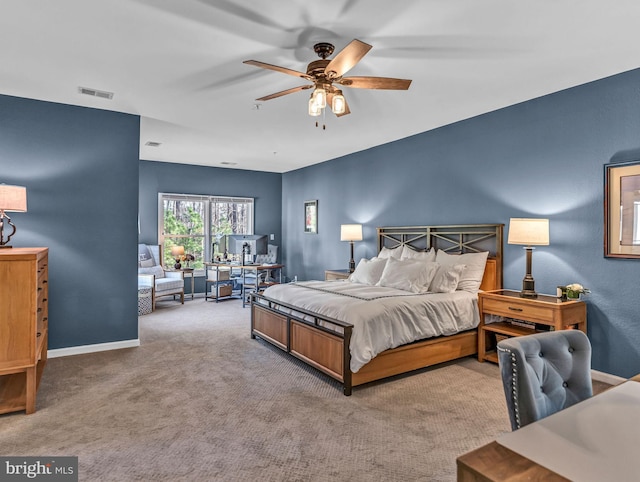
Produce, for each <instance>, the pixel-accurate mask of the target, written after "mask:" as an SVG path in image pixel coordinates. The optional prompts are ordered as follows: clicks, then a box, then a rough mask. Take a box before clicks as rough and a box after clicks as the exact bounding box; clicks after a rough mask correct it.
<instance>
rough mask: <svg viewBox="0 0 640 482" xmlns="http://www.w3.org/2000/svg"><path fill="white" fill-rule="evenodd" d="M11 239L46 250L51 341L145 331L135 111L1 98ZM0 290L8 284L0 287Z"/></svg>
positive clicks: (0, 177) (70, 342) (1, 163)
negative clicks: (12, 192)
mask: <svg viewBox="0 0 640 482" xmlns="http://www.w3.org/2000/svg"><path fill="white" fill-rule="evenodd" d="M0 112H1V113H2V114H1V115H0V182H2V183H6V184H17V185H22V186H26V188H27V208H28V212H26V213H12V214H13V215H12V219H13V222H14V223H15V225H16V227H17V232H16V234H15V236H14V237H13V238H12V244H13V245H14V246H47V247H49V330H50V333H49V348H62V347H72V346H78V345H88V344H94V343H105V342H110V341H120V340H131V339H136V338H137V337H138V316H137V296H136V283H137V277H136V260H137V246H136V243H137V237H136V232H137V230H136V223H137V211H138V209H137V208H138V157H139V156H138V151H139V145H140V143H139V131H140V127H139V126H140V119H139V117H138V116H133V115H127V114H120V113H116V112H109V111H103V110H96V109H87V108H82V107H74V106H69V105H62V104H54V103H50V102H41V101H36V100H29V99H21V98H17V97H9V96H2V95H0ZM0 289H1V287H0Z"/></svg>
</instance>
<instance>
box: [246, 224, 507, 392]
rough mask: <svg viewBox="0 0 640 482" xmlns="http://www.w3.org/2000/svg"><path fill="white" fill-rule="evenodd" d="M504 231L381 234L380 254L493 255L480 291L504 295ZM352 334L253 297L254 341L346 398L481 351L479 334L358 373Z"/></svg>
mask: <svg viewBox="0 0 640 482" xmlns="http://www.w3.org/2000/svg"><path fill="white" fill-rule="evenodd" d="M503 228H504V225H503V224H473V225H450V226H409V227H385V228H378V251H380V250H381V249H382V247H387V248H396V247H402V246H403V245H408V246H411V247H412V248H414V249H418V250H425V249H430V248H431V247H433V248H435V249H441V250H443V251H446V252H449V253H470V252H481V251H489V258H488V259H487V265H486V268H485V272H484V277H483V280H482V284H481V286H480V289H481V290H485V291H488V290H494V289H501V288H502V243H503V241H502V238H503ZM285 310H286V311H285ZM331 327H335V330H332V329H331ZM352 330H353V325H351V324H349V323H345V322H342V321H340V320H336V319H332V318H329V317H326V316H322V315H318V314H317V313H312V312H309V311H307V310H303V309H301V308H299V307H296V306H293V305H289V304H287V303H282V302H280V301H277V300H274V299H270V298H268V297H266V296H264V295H262V294H259V293H254V294H252V299H251V338H255V337H256V336H258V337H260V338H262V339H263V340H265V341H267V342H269V343H271V344H273V345H275V346H277V347H278V348H281V349H282V350H284V351H285V352H287V353H289V354H291V355H292V356H295V357H296V358H299V359H300V360H302V361H304V362H306V363H307V364H308V365H310V366H312V367H314V368H316V369H318V370H320V371H321V372H323V373H325V374H326V375H329V376H330V377H331V378H334V379H335V380H338V381H339V382H341V383H342V386H343V393H344V394H345V395H351V391H352V388H353V387H355V386H358V385H362V384H364V383H368V382H372V381H374V380H380V379H382V378H386V377H390V376H393V375H398V374H401V373H406V372H410V371H412V370H417V369H419V368H424V367H428V366H431V365H435V364H438V363H443V362H446V361H450V360H455V359H457V358H461V357H465V356H470V355H474V354H476V353H477V347H478V342H477V341H478V331H477V329H473V330H469V331H465V332H461V333H458V334H456V335H451V336H439V337H436V338H429V339H426V340H421V341H417V342H414V343H410V344H408V345H403V346H400V347H397V348H393V349H390V350H386V351H384V352H382V353H380V354H378V355H377V356H376V357H375V358H373V359H372V360H371V361H370V362H369V363H367V364H366V365H365V366H363V367H362V368H361V369H360V370H358V372H357V373H353V372H352V371H351V370H350V368H349V367H350V361H351V353H350V350H349V344H350V340H351V333H352Z"/></svg>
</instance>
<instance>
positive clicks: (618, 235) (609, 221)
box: [604, 161, 640, 258]
mask: <svg viewBox="0 0 640 482" xmlns="http://www.w3.org/2000/svg"><path fill="white" fill-rule="evenodd" d="M604 220H605V231H604V255H605V257H610V258H640V161H633V162H625V163H614V164H606V165H605V166H604Z"/></svg>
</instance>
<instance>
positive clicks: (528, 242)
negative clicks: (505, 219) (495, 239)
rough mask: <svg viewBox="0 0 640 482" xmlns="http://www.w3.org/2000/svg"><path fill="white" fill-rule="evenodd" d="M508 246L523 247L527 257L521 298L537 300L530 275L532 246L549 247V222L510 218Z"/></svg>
mask: <svg viewBox="0 0 640 482" xmlns="http://www.w3.org/2000/svg"><path fill="white" fill-rule="evenodd" d="M507 243H508V244H521V245H524V246H525V248H524V249H525V250H526V256H527V272H526V274H525V276H524V279H523V280H522V291H520V296H522V297H523V298H537V296H538V294H537V293H536V290H535V281H534V279H533V276H532V275H531V257H532V253H533V249H534V248H533V246H548V245H549V220H548V219H533V218H511V219H510V220H509V237H508V239H507Z"/></svg>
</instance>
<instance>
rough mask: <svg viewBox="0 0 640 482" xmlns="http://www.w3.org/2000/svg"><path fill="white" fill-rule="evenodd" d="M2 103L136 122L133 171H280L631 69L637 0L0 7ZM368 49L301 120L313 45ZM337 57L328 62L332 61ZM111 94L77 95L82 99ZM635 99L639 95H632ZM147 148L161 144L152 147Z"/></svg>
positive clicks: (10, 1)
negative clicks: (359, 80) (155, 167)
mask: <svg viewBox="0 0 640 482" xmlns="http://www.w3.org/2000/svg"><path fill="white" fill-rule="evenodd" d="M0 13H1V15H0V93H2V94H7V95H14V96H20V97H28V98H33V99H42V100H48V101H54V102H61V103H65V104H74V105H81V106H87V107H95V108H98V109H108V110H115V111H120V112H127V113H132V114H138V115H140V116H141V127H140V158H141V159H146V160H158V161H167V162H177V163H185V164H199V165H206V166H218V167H224V166H225V165H224V164H222V163H223V162H228V163H236V164H233V165H228V164H227V165H226V166H228V167H233V168H237V169H251V170H261V171H272V172H286V171H290V170H293V169H297V168H300V167H303V166H307V165H311V164H315V163H318V162H322V161H325V160H328V159H333V158H336V157H339V156H342V155H346V154H349V153H351V152H356V151H361V150H364V149H367V148H370V147H373V146H376V145H380V144H383V143H386V142H389V141H392V140H395V139H400V138H404V137H407V136H410V135H412V134H416V133H419V132H424V131H426V130H429V129H433V128H436V127H439V126H442V125H446V124H449V123H452V122H455V121H458V120H461V119H465V118H469V117H472V116H475V115H478V114H481V113H484V112H488V111H491V110H495V109H498V108H501V107H504V106H507V105H511V104H514V103H517V102H521V101H525V100H528V99H531V98H535V97H538V96H541V95H545V94H547V93H550V92H555V91H558V90H561V89H564V88H567V87H572V86H575V85H578V84H582V83H585V82H589V81H592V80H596V79H599V78H603V77H606V76H609V75H613V74H616V73H620V72H624V71H627V70H631V69H634V68H636V67H638V66H640V56H639V52H638V46H639V45H640V28H638V25H639V22H640V2H639V1H638V0H614V1H611V0H529V1H523V0H519V1H518V0H413V1H408V0H396V1H395V2H389V1H388V0H324V1H315V2H311V1H309V0H268V1H265V0H262V1H258V0H248V1H239V0H236V1H232V0H108V1H106V0H102V1H100V0H55V1H52V0H2V1H1V3H0ZM353 38H358V39H360V40H362V41H364V42H367V43H370V44H371V45H373V49H372V50H371V51H370V52H369V53H368V54H367V55H366V56H365V57H364V58H363V59H362V61H361V62H360V63H359V64H358V65H356V66H355V67H354V68H353V69H352V70H351V71H349V74H348V75H374V76H382V77H399V78H407V79H412V80H413V83H412V84H411V87H410V89H409V90H408V91H380V90H363V89H351V90H350V89H347V88H345V89H344V93H345V96H346V97H347V100H348V102H349V105H350V108H351V112H352V113H351V114H350V115H347V116H344V117H341V118H336V117H335V116H334V115H333V114H331V113H330V112H328V113H327V116H326V120H325V124H326V130H323V129H322V128H321V127H320V128H316V127H315V119H313V118H311V117H309V116H308V115H307V113H306V111H307V100H308V96H309V91H307V90H305V91H303V92H298V93H295V94H291V95H287V96H284V97H280V98H277V99H273V100H270V101H267V102H256V101H255V100H254V99H255V98H258V97H262V96H265V95H267V94H271V93H274V92H278V91H281V90H285V89H288V88H291V87H295V86H297V85H303V84H304V83H305V82H306V81H304V80H302V79H296V78H295V77H292V76H289V75H285V74H282V73H278V72H273V71H267V70H263V69H258V68H256V67H252V66H248V65H244V64H243V63H242V61H243V60H248V59H253V60H260V61H263V62H267V63H271V64H276V65H280V66H283V67H287V68H291V69H294V70H300V71H305V70H306V65H307V64H308V63H309V62H311V61H312V60H316V59H318V57H317V56H316V54H315V53H314V52H313V48H312V47H313V44H314V43H316V42H319V41H325V42H331V43H333V44H334V45H335V46H336V53H337V52H338V51H339V50H341V49H342V48H343V47H344V46H345V45H346V44H347V43H348V42H349V41H351V40H352V39H353ZM334 55H335V54H334ZM79 86H83V87H89V88H93V89H100V90H105V91H111V92H114V93H115V95H114V98H113V100H105V99H100V98H94V97H88V96H85V95H80V94H79V93H78V87H79ZM639 87H640V86H639ZM148 141H156V142H161V143H162V145H161V146H160V147H155V148H153V147H147V146H145V143H146V142H148Z"/></svg>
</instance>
